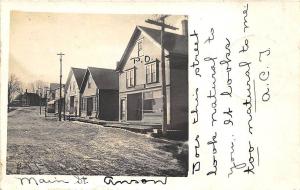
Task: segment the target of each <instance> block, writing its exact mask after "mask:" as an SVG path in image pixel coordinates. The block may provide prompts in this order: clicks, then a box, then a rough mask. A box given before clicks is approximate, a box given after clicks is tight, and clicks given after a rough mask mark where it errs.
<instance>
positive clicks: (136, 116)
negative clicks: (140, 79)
mask: <svg viewBox="0 0 300 190" xmlns="http://www.w3.org/2000/svg"><path fill="white" fill-rule="evenodd" d="M127 120H131V121H140V120H142V93H136V94H128V95H127Z"/></svg>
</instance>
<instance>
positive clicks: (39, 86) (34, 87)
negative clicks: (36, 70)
mask: <svg viewBox="0 0 300 190" xmlns="http://www.w3.org/2000/svg"><path fill="white" fill-rule="evenodd" d="M45 87H48V83H47V82H44V81H42V80H36V81H34V82H31V83H30V84H29V91H30V92H33V93H38V94H40V93H42V94H44V92H43V91H44V88H45Z"/></svg>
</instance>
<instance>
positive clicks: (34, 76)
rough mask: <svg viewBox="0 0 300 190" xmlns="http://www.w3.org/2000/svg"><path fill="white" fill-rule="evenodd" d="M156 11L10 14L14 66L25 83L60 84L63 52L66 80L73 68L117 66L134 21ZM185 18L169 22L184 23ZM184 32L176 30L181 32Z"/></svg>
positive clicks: (137, 22)
mask: <svg viewBox="0 0 300 190" xmlns="http://www.w3.org/2000/svg"><path fill="white" fill-rule="evenodd" d="M147 18H154V17H153V15H104V14H73V13H72V14H71V13H67V14H66V13H31V12H12V13H11V23H10V59H9V62H10V65H9V72H10V73H14V74H16V75H17V77H18V78H19V79H20V80H21V81H22V82H23V83H30V82H32V81H35V80H43V81H45V82H59V57H58V56H57V55H56V54H57V53H59V52H63V53H65V56H64V57H63V83H64V82H65V81H66V77H67V75H68V72H69V70H70V67H79V68H86V67H87V66H94V67H101V68H110V69H115V67H116V62H117V61H119V60H120V58H121V56H122V54H123V52H124V50H125V48H126V46H127V43H128V41H129V39H130V37H131V35H132V32H133V30H134V28H135V26H136V25H143V26H148V27H154V28H155V26H153V25H149V24H147V23H145V19H147ZM182 19H183V16H170V17H169V18H167V20H166V22H168V23H170V24H172V25H174V26H177V27H181V20H182ZM180 32H181V30H179V31H177V33H180Z"/></svg>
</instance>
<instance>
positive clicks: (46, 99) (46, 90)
mask: <svg viewBox="0 0 300 190" xmlns="http://www.w3.org/2000/svg"><path fill="white" fill-rule="evenodd" d="M47 92H48V87H45V94H44V97H45V117H47V104H48V97H47Z"/></svg>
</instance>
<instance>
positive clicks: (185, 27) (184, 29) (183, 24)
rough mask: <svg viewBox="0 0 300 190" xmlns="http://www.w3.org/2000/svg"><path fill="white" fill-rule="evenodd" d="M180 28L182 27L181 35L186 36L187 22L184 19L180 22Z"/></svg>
mask: <svg viewBox="0 0 300 190" xmlns="http://www.w3.org/2000/svg"><path fill="white" fill-rule="evenodd" d="M181 27H182V35H184V36H186V37H187V36H188V34H189V32H188V20H187V19H186V18H185V19H183V20H182V21H181Z"/></svg>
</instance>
